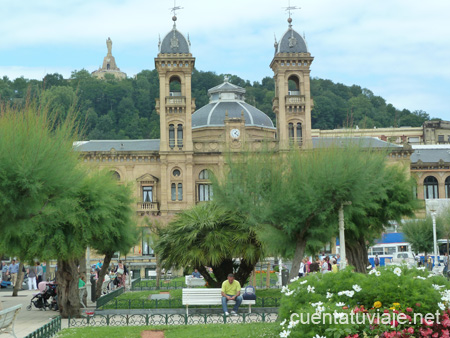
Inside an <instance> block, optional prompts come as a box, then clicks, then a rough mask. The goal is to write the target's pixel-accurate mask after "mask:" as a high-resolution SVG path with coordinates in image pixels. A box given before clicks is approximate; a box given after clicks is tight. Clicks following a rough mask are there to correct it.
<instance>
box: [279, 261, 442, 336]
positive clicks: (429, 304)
mask: <svg viewBox="0 0 450 338" xmlns="http://www.w3.org/2000/svg"><path fill="white" fill-rule="evenodd" d="M394 270H395V272H396V273H397V274H396V273H394ZM438 286H441V288H439V287H438ZM447 289H449V290H450V283H449V282H448V281H447V280H446V279H445V278H443V277H438V276H431V275H430V276H429V273H428V272H427V271H424V270H421V269H416V268H414V269H408V268H406V267H386V268H380V269H379V270H372V271H371V272H370V273H369V274H360V273H354V272H352V269H351V267H348V268H347V269H345V270H344V271H340V272H338V273H327V274H314V275H310V276H307V277H305V278H301V279H298V280H296V281H294V282H293V283H291V284H290V285H289V286H288V287H287V288H285V289H284V290H283V293H284V296H283V297H282V300H281V307H280V312H279V314H280V319H281V321H282V324H283V325H281V331H282V332H283V333H282V334H281V337H316V335H317V334H318V335H319V337H322V336H325V337H335V338H339V337H347V336H348V335H350V334H352V337H353V335H354V334H360V335H361V336H360V337H363V335H362V334H364V333H367V334H369V337H374V336H376V335H377V334H379V335H380V337H381V334H383V333H384V332H386V331H389V327H390V325H368V323H367V322H366V324H364V325H363V324H352V323H348V324H345V323H344V324H341V323H339V322H338V323H337V324H336V323H335V321H334V320H331V323H330V322H329V321H326V322H325V323H322V322H321V323H320V324H313V323H309V324H305V321H306V318H307V316H308V314H309V315H310V316H311V315H312V314H314V313H316V312H321V313H322V314H324V313H328V314H330V315H329V316H330V318H334V316H333V313H335V312H336V313H347V314H351V312H361V313H360V315H363V312H364V313H365V314H364V316H366V317H367V316H368V315H370V314H377V313H380V314H381V315H382V314H383V311H384V310H386V311H389V312H390V313H391V314H392V313H393V311H395V312H396V313H397V312H398V313H403V312H404V313H405V314H414V313H417V314H423V315H425V314H426V313H436V311H440V309H439V306H438V303H446V302H445V301H443V300H442V298H443V296H442V294H441V293H442V291H444V290H447ZM343 292H344V293H343ZM375 302H379V303H378V304H377V305H380V308H374V305H375ZM445 305H446V306H447V305H449V304H447V303H446V304H445ZM441 306H443V305H442V304H441ZM407 308H408V310H406V309H407ZM293 313H297V314H302V316H303V317H302V318H300V317H294V320H296V319H297V320H298V319H302V321H301V322H300V323H298V324H297V325H295V323H292V322H291V315H292V314H293ZM292 326H294V327H292ZM407 327H411V325H409V326H403V327H401V328H402V329H404V328H407ZM420 327H421V325H420V323H419V325H418V326H416V327H415V328H416V332H417V330H418V329H419V328H420ZM396 329H399V327H398V328H396ZM288 331H289V332H288ZM402 337H403V336H402ZM405 337H415V336H414V335H412V336H409V335H407V336H405ZM439 337H440V335H439Z"/></svg>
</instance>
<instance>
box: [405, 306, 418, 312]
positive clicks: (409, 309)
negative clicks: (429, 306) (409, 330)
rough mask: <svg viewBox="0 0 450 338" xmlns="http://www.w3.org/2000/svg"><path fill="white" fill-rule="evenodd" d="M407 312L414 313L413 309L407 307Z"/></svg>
mask: <svg viewBox="0 0 450 338" xmlns="http://www.w3.org/2000/svg"><path fill="white" fill-rule="evenodd" d="M416 305H417V304H416ZM406 312H413V309H412V308H410V307H407V308H406Z"/></svg>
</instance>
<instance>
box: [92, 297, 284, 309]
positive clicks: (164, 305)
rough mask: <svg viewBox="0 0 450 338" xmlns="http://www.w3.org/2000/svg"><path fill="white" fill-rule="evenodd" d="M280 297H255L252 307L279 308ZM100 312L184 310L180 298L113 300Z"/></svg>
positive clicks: (197, 306) (196, 306)
mask: <svg viewBox="0 0 450 338" xmlns="http://www.w3.org/2000/svg"><path fill="white" fill-rule="evenodd" d="M280 300H281V297H256V304H255V305H253V307H279V306H280ZM189 307H190V308H205V306H203V305H194V306H189ZM207 307H208V308H220V305H217V306H207ZM97 308H98V309H101V310H119V309H121V310H131V309H137V310H145V309H180V308H184V305H183V302H182V299H181V298H170V299H149V300H148V299H145V300H144V299H114V300H111V301H110V302H108V303H107V304H104V305H102V306H101V307H100V306H97Z"/></svg>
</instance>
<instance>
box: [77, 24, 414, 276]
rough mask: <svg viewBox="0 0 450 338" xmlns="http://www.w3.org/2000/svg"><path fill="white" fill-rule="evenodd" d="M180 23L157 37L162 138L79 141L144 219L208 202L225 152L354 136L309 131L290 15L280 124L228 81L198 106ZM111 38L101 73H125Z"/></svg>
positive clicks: (301, 56)
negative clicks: (128, 190)
mask: <svg viewBox="0 0 450 338" xmlns="http://www.w3.org/2000/svg"><path fill="white" fill-rule="evenodd" d="M176 20H177V18H176V16H174V17H173V22H174V23H173V28H172V30H170V31H169V32H168V33H167V35H166V36H165V37H164V38H163V39H162V41H160V42H159V53H158V55H157V56H156V58H155V67H156V69H157V71H158V74H159V82H160V92H159V98H158V99H157V102H156V110H157V112H158V114H159V115H160V135H161V138H160V139H159V140H117V141H95V140H93V141H87V142H79V143H78V144H77V146H76V149H77V150H78V151H80V152H81V153H82V157H83V161H84V162H85V163H86V164H87V165H89V164H91V165H94V166H97V167H100V168H108V169H109V170H111V171H113V172H115V174H116V176H117V178H118V180H119V181H121V182H133V184H134V185H135V198H136V206H135V207H136V213H137V215H138V217H140V218H143V217H148V218H149V219H150V220H158V221H160V222H162V223H166V222H168V221H169V220H170V218H171V217H172V216H173V215H174V214H176V213H178V212H180V211H182V210H184V209H186V208H189V207H191V206H193V205H195V204H196V203H198V202H203V201H208V200H210V199H211V197H212V195H213V191H212V188H211V185H210V181H209V172H210V171H212V172H214V173H217V172H220V171H221V170H222V169H223V168H224V166H225V154H224V153H225V152H226V151H235V152H239V151H242V150H244V149H245V150H249V149H250V150H254V151H257V150H259V149H261V148H262V146H263V143H264V145H268V146H269V147H271V148H272V149H274V150H279V151H283V150H287V149H288V148H289V147H290V146H298V147H301V148H310V147H320V146H324V145H326V144H327V143H329V142H332V141H333V139H332V138H331V137H336V136H347V138H346V140H348V139H349V138H348V135H343V134H340V135H334V134H331V135H326V136H329V137H328V138H327V137H317V136H324V135H320V132H321V131H312V130H311V109H312V108H313V100H312V98H311V93H310V67H311V64H312V61H313V57H312V56H311V54H310V53H309V51H308V48H307V45H306V42H305V40H304V38H303V37H302V36H301V35H300V34H298V33H297V32H296V31H295V30H294V29H293V26H292V19H289V20H288V23H289V26H288V29H287V31H286V33H285V34H284V35H283V37H282V38H281V40H280V41H278V42H276V43H275V55H274V57H273V59H272V62H271V63H270V67H271V69H272V70H273V72H274V79H275V87H276V88H275V92H276V97H275V98H274V100H273V109H274V112H275V114H276V118H277V120H276V127H275V126H274V124H273V123H272V121H271V119H270V118H269V117H268V116H267V115H266V114H265V113H263V112H262V111H260V110H258V109H257V108H255V107H253V106H251V105H250V104H248V103H247V102H245V89H244V88H241V87H239V86H236V85H234V84H232V83H230V82H229V80H228V79H227V78H225V79H224V82H223V83H222V84H220V85H218V86H216V87H214V88H211V89H209V91H208V95H209V99H210V101H209V103H208V104H207V105H205V106H204V107H199V109H197V110H196V106H195V99H194V98H192V95H191V74H192V71H193V68H194V65H195V57H194V56H193V54H192V52H191V43H190V41H189V38H186V37H185V36H184V35H183V34H182V33H181V32H180V31H178V29H177V26H176ZM108 41H109V44H108V55H107V56H106V57H105V61H104V64H103V67H102V69H101V71H100V70H99V71H97V72H94V73H96V74H103V73H105V74H106V73H108V72H111V71H117V72H118V71H119V69H118V68H116V65H115V61H114V58H113V57H112V55H111V44H110V39H108ZM108 65H109V68H108ZM122 74H123V73H122ZM409 132H410V133H412V134H411V135H412V136H411V137H416V134H417V131H416V130H413V131H409ZM338 134H339V133H338ZM313 136H314V137H313ZM330 136H331V137H330ZM357 136H359V137H361V139H362V141H361V142H362V143H363V145H365V146H368V147H377V148H388V149H390V155H389V158H390V160H391V161H395V162H399V161H400V162H403V163H405V164H406V165H408V166H409V157H410V155H411V153H412V150H411V148H410V147H408V148H404V147H403V146H401V145H393V144H391V143H388V142H386V141H387V139H384V140H382V139H379V138H377V137H373V136H374V135H369V136H371V137H364V136H365V135H364V134H363V133H361V134H360V135H357ZM342 140H343V139H341V141H342ZM151 247H152V243H151V239H150V236H149V235H148V233H146V230H145V229H143V239H142V242H141V243H140V244H139V245H138V246H136V247H135V248H134V250H133V251H132V253H131V254H130V255H129V257H130V258H132V259H133V260H134V261H133V262H132V263H131V264H130V265H131V270H132V271H134V273H135V274H137V273H140V274H141V275H143V274H145V276H147V275H148V273H149V272H150V271H151V270H153V269H154V268H155V264H154V260H153V259H152V253H153V251H152V249H151Z"/></svg>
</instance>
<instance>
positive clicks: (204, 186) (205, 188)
mask: <svg viewBox="0 0 450 338" xmlns="http://www.w3.org/2000/svg"><path fill="white" fill-rule="evenodd" d="M198 179H199V180H209V171H208V170H207V169H203V170H202V171H200V173H199V174H198ZM212 196H213V187H212V185H211V183H210V182H199V183H198V185H197V199H198V201H199V202H205V201H210V200H211V199H212Z"/></svg>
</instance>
